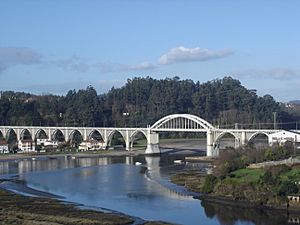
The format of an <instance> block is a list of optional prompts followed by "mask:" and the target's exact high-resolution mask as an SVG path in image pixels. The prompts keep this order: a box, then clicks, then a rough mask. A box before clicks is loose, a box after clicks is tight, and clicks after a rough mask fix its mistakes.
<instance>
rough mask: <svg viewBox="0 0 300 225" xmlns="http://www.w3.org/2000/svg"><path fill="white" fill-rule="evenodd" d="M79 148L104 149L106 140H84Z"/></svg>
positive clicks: (82, 149) (84, 149)
mask: <svg viewBox="0 0 300 225" xmlns="http://www.w3.org/2000/svg"><path fill="white" fill-rule="evenodd" d="M78 148H79V150H81V151H87V150H98V149H104V142H102V141H97V140H89V141H83V142H81V143H80V145H79V147H78Z"/></svg>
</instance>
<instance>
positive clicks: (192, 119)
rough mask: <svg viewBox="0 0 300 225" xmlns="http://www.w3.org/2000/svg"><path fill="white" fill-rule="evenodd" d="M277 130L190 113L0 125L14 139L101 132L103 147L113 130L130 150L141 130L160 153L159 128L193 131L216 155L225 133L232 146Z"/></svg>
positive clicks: (89, 135)
mask: <svg viewBox="0 0 300 225" xmlns="http://www.w3.org/2000/svg"><path fill="white" fill-rule="evenodd" d="M279 131H280V130H272V129H220V128H217V127H214V126H213V125H212V124H210V123H209V122H207V121H206V120H204V119H202V118H200V117H198V116H195V115H190V114H172V115H168V116H165V117H163V118H161V119H160V120H158V121H157V122H156V123H154V124H153V125H152V126H148V127H146V128H117V127H42V126H0V137H1V136H2V137H3V138H5V139H6V140H8V139H9V136H10V135H12V134H14V135H15V136H16V138H17V141H19V140H23V139H24V138H25V134H29V136H30V138H31V139H32V140H36V139H38V138H39V136H40V135H41V133H43V134H44V135H45V136H46V137H47V139H48V140H56V139H57V135H58V134H61V135H63V139H64V141H70V140H71V139H72V138H73V136H74V135H75V134H78V135H80V136H81V138H82V140H84V141H88V140H91V139H92V136H93V135H94V134H95V133H96V134H98V135H100V136H101V138H102V140H103V146H104V147H105V148H107V147H109V146H111V141H112V138H113V136H114V134H115V133H119V134H121V136H122V137H123V139H124V141H125V144H126V150H128V151H130V150H131V149H132V146H133V142H134V140H135V137H136V135H137V134H139V133H141V134H143V135H144V136H145V137H146V139H147V148H146V154H156V153H160V150H159V146H158V145H159V133H160V132H197V133H206V139H207V156H217V155H219V142H220V140H221V138H222V137H224V135H226V134H230V135H232V136H233V137H234V142H235V147H240V146H243V145H246V144H247V143H248V142H250V141H252V140H253V139H254V138H255V137H256V136H257V135H265V136H266V137H268V140H269V143H270V139H269V135H270V134H272V133H275V132H279Z"/></svg>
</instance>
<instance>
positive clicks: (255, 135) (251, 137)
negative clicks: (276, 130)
mask: <svg viewBox="0 0 300 225" xmlns="http://www.w3.org/2000/svg"><path fill="white" fill-rule="evenodd" d="M261 134H262V135H265V136H266V137H267V138H268V139H269V134H267V133H265V132H262V131H258V132H256V133H254V134H252V135H251V136H250V137H249V140H248V141H249V142H251V141H253V139H254V138H256V137H257V136H258V135H261Z"/></svg>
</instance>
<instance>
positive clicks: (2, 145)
mask: <svg viewBox="0 0 300 225" xmlns="http://www.w3.org/2000/svg"><path fill="white" fill-rule="evenodd" d="M0 153H9V149H8V144H7V142H6V141H0Z"/></svg>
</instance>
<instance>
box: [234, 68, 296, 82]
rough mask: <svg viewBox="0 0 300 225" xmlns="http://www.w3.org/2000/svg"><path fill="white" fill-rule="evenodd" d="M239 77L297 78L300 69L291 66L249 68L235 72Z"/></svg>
mask: <svg viewBox="0 0 300 225" xmlns="http://www.w3.org/2000/svg"><path fill="white" fill-rule="evenodd" d="M233 74H234V75H236V76H238V77H249V78H255V79H256V78H270V79H277V80H285V79H297V78H300V70H299V69H291V68H273V69H260V70H259V69H249V70H244V71H237V72H233Z"/></svg>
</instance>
